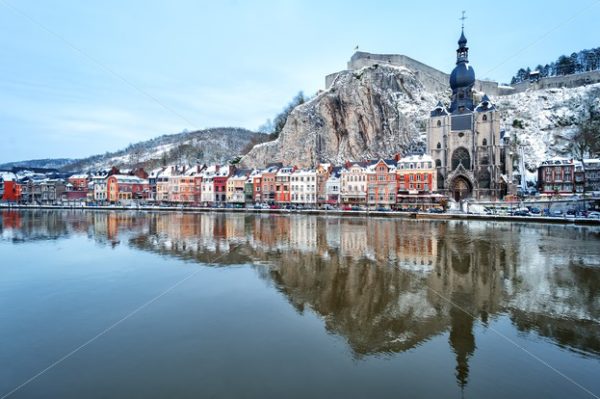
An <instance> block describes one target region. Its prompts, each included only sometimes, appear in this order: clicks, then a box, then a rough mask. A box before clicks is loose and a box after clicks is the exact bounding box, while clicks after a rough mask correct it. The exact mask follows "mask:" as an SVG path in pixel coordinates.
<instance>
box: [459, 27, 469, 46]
mask: <svg viewBox="0 0 600 399" xmlns="http://www.w3.org/2000/svg"><path fill="white" fill-rule="evenodd" d="M458 45H459V46H460V47H465V46H466V45H467V38H466V37H465V31H464V29H463V30H461V32H460V38H459V39H458Z"/></svg>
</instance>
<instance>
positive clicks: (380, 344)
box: [0, 210, 600, 398]
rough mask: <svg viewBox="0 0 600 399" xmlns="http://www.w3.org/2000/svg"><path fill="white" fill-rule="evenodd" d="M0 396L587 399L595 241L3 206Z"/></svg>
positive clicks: (314, 220)
mask: <svg viewBox="0 0 600 399" xmlns="http://www.w3.org/2000/svg"><path fill="white" fill-rule="evenodd" d="M0 364H1V366H0V398H2V397H4V396H6V395H8V396H7V397H10V398H13V397H14V398H167V397H168V398H171V397H172V398H400V397H406V398H420V397H423V398H442V397H443V398H460V397H465V398H521V397H522V398H593V397H594V395H600V230H599V229H598V228H593V227H576V226H562V225H543V224H531V225H528V224H524V223H506V222H504V223H502V222H483V221H470V222H467V221H420V220H392V219H383V218H382V219H378V218H338V217H322V216H305V215H290V216H285V215H245V214H182V213H143V212H108V211H107V212H86V211H52V210H48V211H43V210H40V211H1V213H0Z"/></svg>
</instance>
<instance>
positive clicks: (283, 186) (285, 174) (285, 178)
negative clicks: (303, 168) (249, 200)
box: [275, 167, 296, 204]
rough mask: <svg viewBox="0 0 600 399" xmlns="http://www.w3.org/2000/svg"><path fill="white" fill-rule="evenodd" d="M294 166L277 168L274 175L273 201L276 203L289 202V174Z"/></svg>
mask: <svg viewBox="0 0 600 399" xmlns="http://www.w3.org/2000/svg"><path fill="white" fill-rule="evenodd" d="M294 170H296V168H295V167H285V168H281V169H279V171H277V174H276V175H275V202H276V203H278V204H289V203H290V176H291V174H292V172H293V171H294Z"/></svg>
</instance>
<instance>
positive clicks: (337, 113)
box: [242, 65, 600, 170]
mask: <svg viewBox="0 0 600 399" xmlns="http://www.w3.org/2000/svg"><path fill="white" fill-rule="evenodd" d="M427 87H429V88H430V89H429V90H427ZM449 94H450V92H449V89H448V90H441V89H440V90H438V91H431V87H430V85H424V84H423V82H421V80H420V78H419V75H417V74H416V73H414V72H412V71H411V70H409V69H407V68H404V67H397V66H390V65H371V66H366V67H363V68H361V69H359V70H355V71H343V72H340V73H339V74H338V75H337V76H336V77H335V80H334V81H333V82H332V84H331V86H330V87H329V89H327V90H325V91H323V92H321V93H319V94H318V95H317V96H316V97H315V98H313V99H312V100H311V101H309V102H307V103H305V104H302V105H300V106H298V107H297V108H295V109H294V111H293V112H292V113H291V114H290V116H289V117H288V120H287V123H286V125H285V127H284V128H283V130H282V132H281V134H280V136H279V138H278V139H277V140H275V141H271V142H268V143H264V144H259V145H257V146H255V147H254V148H253V149H252V151H250V153H249V154H248V155H247V156H245V157H244V158H243V159H242V163H243V164H245V165H247V166H252V167H260V166H263V165H266V164H267V163H269V162H274V161H279V162H283V163H285V164H289V165H297V166H314V165H315V164H316V163H318V162H319V161H326V162H334V163H338V164H339V163H342V162H344V161H346V160H361V159H365V158H377V157H389V156H392V155H393V154H395V153H401V154H404V153H406V152H409V151H410V150H411V149H412V148H414V147H415V145H417V146H418V145H422V143H423V137H422V133H423V132H424V131H425V123H426V119H427V118H428V116H429V111H430V110H431V109H432V108H433V107H434V105H435V104H436V103H437V101H438V100H442V101H443V102H446V103H448V102H449ZM476 96H481V93H477V94H476ZM599 98H600V84H594V85H588V86H583V87H577V88H561V89H545V90H527V91H525V92H523V93H518V94H513V95H507V96H500V97H492V101H494V102H496V103H497V105H498V109H499V111H500V113H501V117H502V119H503V124H502V128H503V129H505V130H506V131H507V132H508V133H509V134H511V136H512V137H513V138H514V140H515V141H516V142H517V143H519V144H520V145H522V146H523V147H524V153H525V161H526V166H527V168H528V169H530V170H535V168H537V166H538V165H539V163H540V162H541V161H542V160H543V159H545V158H547V157H551V156H555V155H560V156H570V151H571V145H572V138H573V135H574V134H575V132H576V131H577V127H578V124H579V123H581V121H583V120H585V119H586V118H588V117H589V107H590V105H591V106H593V107H595V108H596V109H597V110H599V111H600V99H599Z"/></svg>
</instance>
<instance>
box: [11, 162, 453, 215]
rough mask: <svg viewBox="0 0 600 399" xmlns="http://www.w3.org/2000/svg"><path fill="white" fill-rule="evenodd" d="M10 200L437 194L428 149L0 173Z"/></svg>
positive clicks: (329, 200)
mask: <svg viewBox="0 0 600 399" xmlns="http://www.w3.org/2000/svg"><path fill="white" fill-rule="evenodd" d="M0 180H1V181H2V182H3V183H2V184H3V185H2V186H0V187H3V193H2V194H0V198H1V199H2V200H4V201H9V202H20V203H37V204H51V203H57V202H64V201H86V202H93V203H96V204H116V203H120V204H124V203H129V202H132V201H136V202H147V203H158V204H171V205H205V206H226V205H228V204H230V205H232V206H245V205H248V204H262V205H269V206H287V205H297V206H307V207H322V206H324V205H326V204H328V205H334V206H362V207H385V208H388V209H392V208H399V207H414V206H419V207H430V206H434V205H435V204H436V203H437V202H439V200H440V198H441V197H442V196H441V195H438V194H436V193H435V191H436V189H437V184H436V169H435V165H434V163H433V160H432V158H431V157H430V156H428V155H413V156H408V157H403V158H400V157H399V156H397V157H395V158H394V159H378V160H370V161H361V162H346V163H345V164H344V165H339V166H336V165H333V164H330V163H322V164H319V165H318V166H317V167H316V168H314V169H303V168H297V167H294V166H284V165H282V164H280V163H274V164H269V165H267V166H266V167H265V168H260V169H243V168H237V167H235V166H233V165H194V166H185V165H171V166H167V167H162V168H158V169H156V170H153V171H151V172H150V173H146V172H145V171H143V170H142V171H140V170H138V171H136V172H135V173H128V174H125V173H120V172H119V171H118V170H116V169H114V168H113V169H112V170H111V171H108V172H102V173H95V174H77V175H72V176H70V177H68V178H67V179H66V180H61V179H51V178H42V179H34V178H26V179H18V178H16V177H15V176H14V175H13V176H12V177H11V176H9V174H6V173H5V174H3V175H0Z"/></svg>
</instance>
